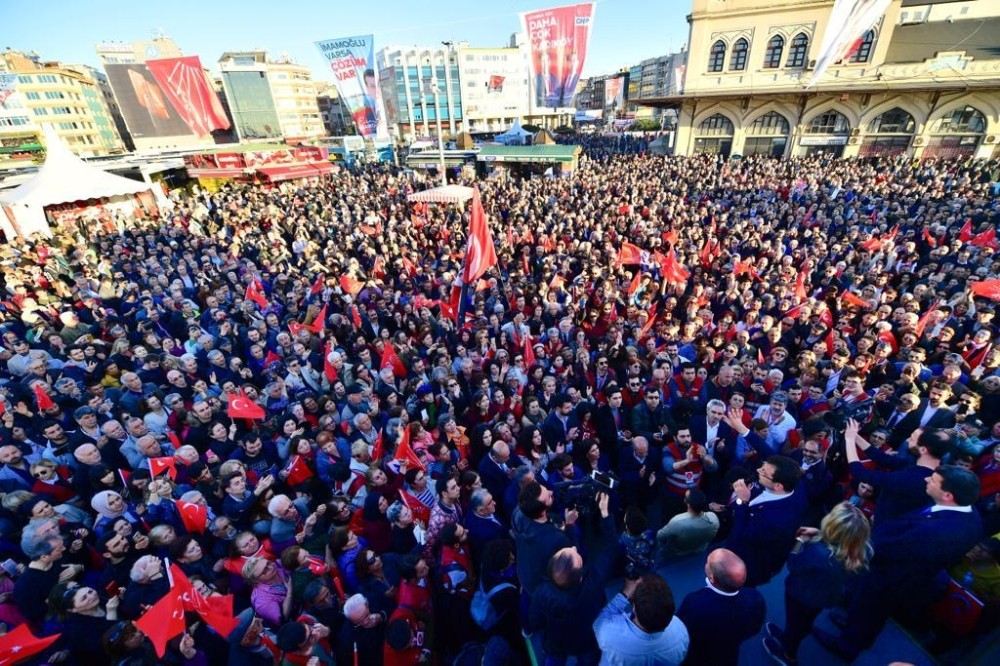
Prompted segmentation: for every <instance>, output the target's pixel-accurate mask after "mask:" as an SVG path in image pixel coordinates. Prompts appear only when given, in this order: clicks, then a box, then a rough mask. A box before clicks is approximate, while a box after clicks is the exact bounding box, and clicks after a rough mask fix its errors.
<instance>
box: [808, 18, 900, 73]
mask: <svg viewBox="0 0 1000 666" xmlns="http://www.w3.org/2000/svg"><path fill="white" fill-rule="evenodd" d="M891 3H892V0H836V2H834V3H833V9H832V10H830V21H829V23H827V25H826V29H825V30H824V31H823V41H822V42H821V43H820V47H819V55H818V56H817V57H816V67H815V69H813V74H812V76H811V77H810V78H809V81H808V82H807V83H806V88H811V87H812V86H814V85H816V83H817V82H818V81H819V80H820V79H821V78H822V77H823V74H824V72H826V70H827V68H829V67H830V65H832V64H833V63H835V62H839V61H841V60H843V59H846V58H849V57H850V56H852V55H854V53H856V52H857V50H858V47H859V46H860V45H861V40H862V38H863V37H864V35H865V33H866V32H868V31H869V30H870V29H871V28H873V27H874V26H875V25H876V24H877V23H878V22H879V21H881V20H882V17H883V16H885V11H886V10H887V9H888V8H889V5H890V4H891Z"/></svg>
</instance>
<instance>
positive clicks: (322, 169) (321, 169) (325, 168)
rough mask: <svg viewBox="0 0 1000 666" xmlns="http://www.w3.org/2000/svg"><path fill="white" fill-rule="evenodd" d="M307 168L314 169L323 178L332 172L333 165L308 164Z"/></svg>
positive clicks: (325, 163)
mask: <svg viewBox="0 0 1000 666" xmlns="http://www.w3.org/2000/svg"><path fill="white" fill-rule="evenodd" d="M309 166H311V167H312V168H313V169H315V170H316V171H317V173H319V175H321V176H325V175H326V174H328V173H331V172H332V171H333V165H332V164H330V163H329V162H310V163H309Z"/></svg>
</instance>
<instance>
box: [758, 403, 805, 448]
mask: <svg viewBox="0 0 1000 666" xmlns="http://www.w3.org/2000/svg"><path fill="white" fill-rule="evenodd" d="M787 403H788V394H787V393H785V392H784V391H775V392H774V393H772V394H771V400H770V402H769V403H768V404H766V405H761V406H760V407H758V408H757V412H756V413H755V414H754V418H755V419H761V420H763V421H765V422H766V423H767V444H768V446H770V447H771V450H773V451H781V450H782V447H784V445H785V442H786V441H787V440H788V433H789V432H791V431H792V430H794V429H795V426H796V422H795V418H794V417H793V416H792V415H791V414H789V413H788V412H787V411H786V410H785V405H786V404H787Z"/></svg>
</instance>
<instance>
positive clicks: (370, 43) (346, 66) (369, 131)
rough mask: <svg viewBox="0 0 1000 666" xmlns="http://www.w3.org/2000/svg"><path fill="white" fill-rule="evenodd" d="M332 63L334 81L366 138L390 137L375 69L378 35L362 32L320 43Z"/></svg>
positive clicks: (359, 132) (323, 52) (321, 51)
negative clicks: (376, 39) (363, 33)
mask: <svg viewBox="0 0 1000 666" xmlns="http://www.w3.org/2000/svg"><path fill="white" fill-rule="evenodd" d="M316 46H317V47H318V48H319V50H320V53H322V54H323V56H324V57H325V58H326V59H327V60H328V61H329V62H330V70H331V71H332V72H333V78H334V82H335V84H336V86H337V92H338V93H340V97H341V99H343V100H344V103H346V104H347V108H348V109H349V110H350V112H351V119H352V120H353V121H354V125H355V126H356V127H357V128H358V134H360V135H361V136H363V137H366V138H368V137H375V136H387V135H388V133H389V132H388V129H387V127H386V122H385V114H384V113H383V111H382V99H381V93H380V91H379V85H378V72H377V71H376V68H375V36H374V35H359V36H356V37H341V38H339V39H328V40H324V41H321V42H316Z"/></svg>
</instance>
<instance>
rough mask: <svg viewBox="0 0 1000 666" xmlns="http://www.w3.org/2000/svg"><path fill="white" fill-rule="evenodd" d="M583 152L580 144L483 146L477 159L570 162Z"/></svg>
mask: <svg viewBox="0 0 1000 666" xmlns="http://www.w3.org/2000/svg"><path fill="white" fill-rule="evenodd" d="M581 152H582V148H580V146H564V145H534V146H483V147H482V148H481V149H480V151H479V154H478V155H477V156H476V160H477V161H479V162H521V163H541V164H552V163H570V162H572V161H573V160H574V159H576V157H577V156H578V155H579V154H580V153H581Z"/></svg>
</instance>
